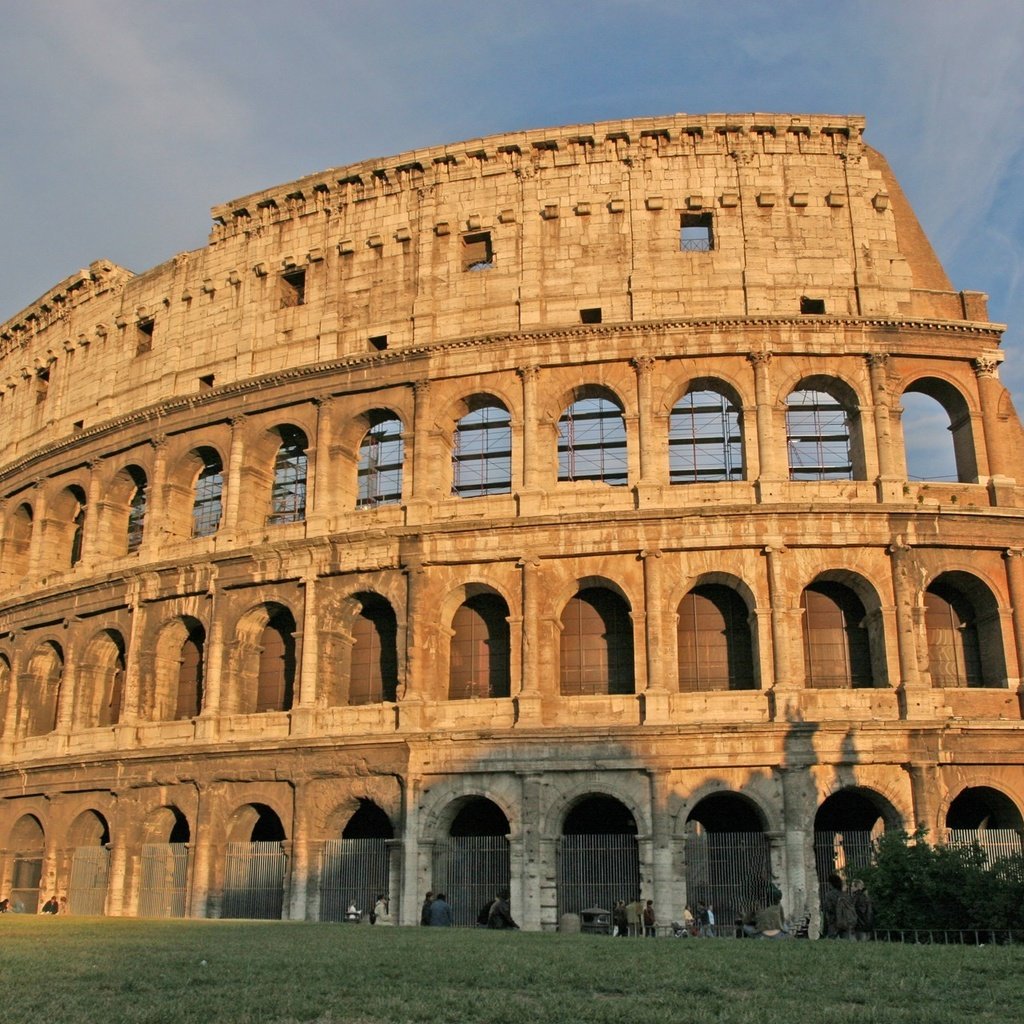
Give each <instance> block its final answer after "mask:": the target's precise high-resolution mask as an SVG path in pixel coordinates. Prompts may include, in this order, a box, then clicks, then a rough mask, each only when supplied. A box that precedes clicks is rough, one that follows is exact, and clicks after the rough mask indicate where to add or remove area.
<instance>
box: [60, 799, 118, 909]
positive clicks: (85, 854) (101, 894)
mask: <svg viewBox="0 0 1024 1024" xmlns="http://www.w3.org/2000/svg"><path fill="white" fill-rule="evenodd" d="M68 846H69V847H71V849H72V855H71V880H70V883H69V884H68V909H69V910H70V911H71V913H72V914H75V915H76V916H79V917H81V916H88V915H92V916H96V915H100V914H102V913H103V911H104V908H105V906H106V902H107V877H108V875H109V872H110V828H109V826H108V825H107V819H106V818H105V817H104V816H103V815H102V814H100V812H99V811H93V810H89V811H83V812H82V813H81V814H80V815H78V817H77V818H75V820H74V822H72V825H71V829H70V831H69V833H68Z"/></svg>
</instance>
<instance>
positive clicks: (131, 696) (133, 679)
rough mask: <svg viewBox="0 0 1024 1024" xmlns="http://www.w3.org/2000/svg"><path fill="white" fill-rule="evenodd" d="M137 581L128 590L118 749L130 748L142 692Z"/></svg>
mask: <svg viewBox="0 0 1024 1024" xmlns="http://www.w3.org/2000/svg"><path fill="white" fill-rule="evenodd" d="M139 589H140V588H139V584H138V581H137V580H135V581H133V582H132V583H131V584H130V585H129V587H128V588H127V591H128V592H127V595H126V596H127V599H128V614H129V615H130V616H131V623H130V625H129V627H128V643H127V649H126V650H125V654H124V691H123V694H124V695H123V697H122V699H121V718H120V720H119V722H118V730H117V744H118V746H119V747H120V746H133V745H134V741H135V726H136V724H137V723H138V720H139V710H140V709H139V692H140V689H141V682H142V680H141V679H140V671H139V658H140V655H141V654H142V620H143V614H144V613H143V611H142V602H141V600H140V596H141V595H140V593H139Z"/></svg>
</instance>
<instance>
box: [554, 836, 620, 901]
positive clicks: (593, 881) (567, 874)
mask: <svg viewBox="0 0 1024 1024" xmlns="http://www.w3.org/2000/svg"><path fill="white" fill-rule="evenodd" d="M639 897H640V848H639V847H638V846H637V840H636V836H634V835H629V834H619V835H616V834H611V835H568V836H562V838H561V841H560V844H559V849H558V916H559V917H561V916H562V914H578V913H579V912H580V911H581V910H586V909H588V908H589V907H602V908H603V909H605V910H611V909H612V907H613V906H614V905H615V901H616V900H625V901H626V902H627V903H628V902H630V901H632V900H635V899H638V898H639Z"/></svg>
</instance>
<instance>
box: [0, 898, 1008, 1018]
mask: <svg viewBox="0 0 1024 1024" xmlns="http://www.w3.org/2000/svg"><path fill="white" fill-rule="evenodd" d="M0 965H2V968H3V971H2V978H3V994H2V996H0V1021H4V1022H5V1024H6V1022H10V1024H35V1022H37V1021H39V1022H46V1024H86V1022H88V1024H97V1022H102V1024H119V1022H122V1021H131V1022H153V1024H185V1022H193V1021H194V1022H224V1024H243V1022H245V1024H247V1022H256V1021H258V1022H260V1024H286V1022H288V1024H291V1022H300V1021H315V1022H317V1024H342V1022H344V1024H378V1022H405V1021H446V1022H448V1021H450V1022H459V1024H461V1022H474V1021H487V1022H500V1024H504V1022H508V1024H531V1022H533V1021H539V1022H559V1024H570V1022H572V1024H580V1022H588V1024H589V1022H598V1024H603V1022H608V1024H647V1022H652V1024H653V1022H658V1024H673V1022H676V1021H679V1022H690V1021H697V1022H700V1021H721V1022H733V1021H735V1022H747V1021H750V1022H759V1024H762V1022H776V1021H778V1022H785V1024H803V1022H808V1024H811V1022H813V1024H829V1022H834V1021H850V1022H858V1024H862V1022H874V1021H881V1022H889V1021H894V1022H895V1021H900V1022H907V1021H912V1022H920V1024H946V1022H949V1024H953V1022H955V1024H964V1022H965V1021H970V1022H971V1024H984V1022H988V1021H992V1022H999V1024H1007V1022H1011V1021H1015V1020H1017V1019H1019V1018H1020V1017H1021V1016H1022V1015H1024V980H1022V974H1024V948H1022V947H1001V946H983V947H980V948H979V947H974V946H965V947H955V946H944V947H939V946H897V945H887V944H881V943H877V944H876V943H863V944H855V943H839V942H796V941H791V942H778V943H774V942H759V941H744V942H737V941H729V940H721V939H719V940H698V939H683V940H680V939H667V938H666V939H657V940H649V939H648V940H644V939H629V940H626V939H611V938H605V937H592V936H585V935H574V936H559V935H542V934H526V933H522V932H519V933H504V932H488V931H484V930H480V931H470V930H447V929H429V928H373V927H371V926H369V925H359V926H346V925H316V924H305V923H298V922H296V923H291V922H266V923H263V922H239V921H138V920H131V919H96V918H92V919H89V918H77V919H76V918H59V917H58V918H42V917H21V916H16V915H13V914H8V915H6V916H3V917H0Z"/></svg>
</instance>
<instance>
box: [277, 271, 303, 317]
mask: <svg viewBox="0 0 1024 1024" xmlns="http://www.w3.org/2000/svg"><path fill="white" fill-rule="evenodd" d="M280 295H281V308H282V309H288V308H289V307H290V306H301V305H302V304H303V303H304V302H305V301H306V271H305V270H286V271H285V272H284V273H283V274H282V275H281V291H280Z"/></svg>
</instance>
